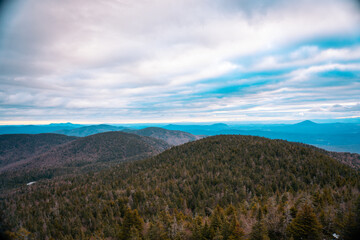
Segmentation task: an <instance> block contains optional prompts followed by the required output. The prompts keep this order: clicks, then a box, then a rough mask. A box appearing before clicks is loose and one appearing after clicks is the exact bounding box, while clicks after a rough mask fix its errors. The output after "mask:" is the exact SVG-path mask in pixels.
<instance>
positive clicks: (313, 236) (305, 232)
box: [288, 204, 322, 240]
mask: <svg viewBox="0 0 360 240" xmlns="http://www.w3.org/2000/svg"><path fill="white" fill-rule="evenodd" d="M321 229H322V226H321V224H320V223H319V221H318V219H317V217H316V214H315V212H314V210H313V209H312V207H311V206H310V205H308V204H305V205H304V207H303V208H302V209H301V211H299V212H298V213H297V214H296V218H295V219H294V220H293V221H292V222H291V223H290V225H289V226H288V233H289V235H290V236H292V237H293V238H294V240H301V239H303V240H320V239H321V236H322V234H321Z"/></svg>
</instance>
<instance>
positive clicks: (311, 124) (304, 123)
mask: <svg viewBox="0 0 360 240" xmlns="http://www.w3.org/2000/svg"><path fill="white" fill-rule="evenodd" d="M295 125H302V126H313V125H317V123H315V122H313V121H310V120H305V121H302V122H299V123H296V124H295Z"/></svg>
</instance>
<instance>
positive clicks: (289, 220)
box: [1, 135, 360, 239]
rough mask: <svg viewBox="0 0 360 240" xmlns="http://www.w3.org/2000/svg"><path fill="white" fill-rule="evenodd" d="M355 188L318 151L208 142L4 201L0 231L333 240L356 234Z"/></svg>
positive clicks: (355, 178)
mask: <svg viewBox="0 0 360 240" xmlns="http://www.w3.org/2000/svg"><path fill="white" fill-rule="evenodd" d="M359 187H360V177H359V173H358V172H357V171H355V170H353V169H351V168H350V167H348V166H345V165H343V164H341V163H339V162H338V161H336V160H334V159H332V158H330V157H328V156H326V155H324V154H322V153H321V152H318V151H317V150H316V149H314V148H308V147H305V146H301V145H299V144H296V143H289V142H286V141H281V140H269V139H265V138H260V137H252V136H233V135H228V136H214V137H208V138H205V139H201V140H198V141H195V142H190V143H186V144H184V145H181V146H178V147H173V148H171V149H169V150H167V151H165V152H163V153H161V154H159V155H158V156H155V157H152V158H150V159H146V160H141V161H134V162H128V163H123V164H119V165H118V166H117V167H114V168H111V169H107V170H104V171H102V172H98V173H94V174H90V175H86V176H85V175H84V176H78V177H72V178H63V179H58V180H57V181H56V182H55V181H44V182H41V183H39V184H35V185H32V186H27V187H23V188H21V189H20V190H19V191H17V192H16V193H13V194H9V195H8V196H5V197H3V199H1V209H2V216H3V219H2V224H3V226H4V229H8V230H10V231H11V232H8V235H9V236H10V235H11V234H17V233H19V231H25V230H24V229H21V227H23V228H25V229H26V230H27V231H29V232H31V234H30V235H29V236H31V237H33V238H34V239H46V238H48V237H53V238H55V239H88V238H90V237H94V239H95V237H98V238H106V239H245V238H249V239H269V238H270V239H290V237H293V238H294V239H301V238H302V239H308V238H305V237H304V236H309V234H310V233H311V236H314V238H312V239H331V235H332V234H333V233H337V234H340V235H341V236H342V237H347V236H351V234H352V233H354V231H355V230H354V229H356V227H358V226H357V225H356V224H357V223H356V221H355V220H354V219H357V217H359V216H360V215H359V216H357V215H356V214H353V212H354V209H356V205H355V202H356V199H357V197H358V195H359ZM359 209H360V208H359ZM304 218H305V219H310V220H311V221H310V222H312V223H313V227H309V226H308V225H306V224H305V223H304V221H303V219H304ZM350 222H351V223H354V222H355V223H354V224H353V225H354V226H355V227H353V228H348V227H347V226H350V224H348V223H350ZM299 224H300V225H299ZM299 226H300V228H301V229H302V230H301V231H300V230H298V229H299ZM311 231H313V233H312V232H311ZM347 239H350V238H347Z"/></svg>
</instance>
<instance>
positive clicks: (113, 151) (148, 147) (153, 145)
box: [0, 132, 170, 189]
mask: <svg viewBox="0 0 360 240" xmlns="http://www.w3.org/2000/svg"><path fill="white" fill-rule="evenodd" d="M53 135H55V134H53ZM60 136H62V135H60ZM64 137H65V136H64ZM169 147H170V146H169V145H168V144H167V143H166V142H163V141H161V140H158V139H154V138H149V137H143V136H138V135H135V134H130V133H124V132H106V133H99V134H95V135H91V136H88V137H83V138H78V139H76V140H74V141H71V142H68V143H65V144H62V145H58V146H56V147H53V148H51V149H50V150H48V151H46V152H44V153H41V154H39V155H31V156H30V157H28V158H24V159H22V160H21V161H17V162H15V163H13V164H8V165H7V166H6V167H4V168H3V169H4V170H3V172H2V173H1V174H0V189H1V187H3V188H5V187H7V186H14V185H16V184H21V183H27V182H30V181H37V180H39V179H42V178H51V177H54V176H60V175H64V174H69V173H75V172H81V171H82V172H86V171H93V170H98V169H99V168H100V169H101V168H102V167H106V166H107V165H109V164H110V163H119V162H121V161H126V160H134V159H142V158H146V157H149V156H153V155H156V154H158V153H160V152H162V151H164V150H165V149H167V148H169Z"/></svg>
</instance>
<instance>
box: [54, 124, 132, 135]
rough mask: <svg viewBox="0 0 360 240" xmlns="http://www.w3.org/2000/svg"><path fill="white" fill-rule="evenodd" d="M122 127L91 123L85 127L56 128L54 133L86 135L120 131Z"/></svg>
mask: <svg viewBox="0 0 360 240" xmlns="http://www.w3.org/2000/svg"><path fill="white" fill-rule="evenodd" d="M124 129H126V128H124V127H116V126H111V125H106V124H100V125H91V126H85V127H80V128H73V129H63V130H58V131H56V132H55V133H58V134H64V135H68V136H76V137H86V136H89V135H93V134H97V133H102V132H113V131H122V130H124Z"/></svg>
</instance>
